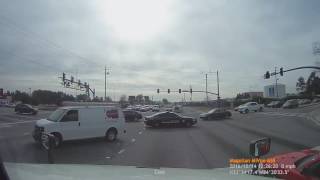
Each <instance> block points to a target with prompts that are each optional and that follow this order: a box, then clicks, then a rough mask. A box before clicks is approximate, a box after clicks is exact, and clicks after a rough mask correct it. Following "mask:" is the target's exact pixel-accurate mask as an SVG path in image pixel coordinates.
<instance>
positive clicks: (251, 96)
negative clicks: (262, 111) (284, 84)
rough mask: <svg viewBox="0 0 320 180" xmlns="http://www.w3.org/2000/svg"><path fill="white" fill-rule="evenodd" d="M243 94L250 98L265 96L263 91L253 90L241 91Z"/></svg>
mask: <svg viewBox="0 0 320 180" xmlns="http://www.w3.org/2000/svg"><path fill="white" fill-rule="evenodd" d="M241 95H243V96H244V97H248V98H250V99H252V98H254V97H263V92H255V91H251V92H244V93H241Z"/></svg>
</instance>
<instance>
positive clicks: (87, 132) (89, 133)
mask: <svg viewBox="0 0 320 180" xmlns="http://www.w3.org/2000/svg"><path fill="white" fill-rule="evenodd" d="M109 110H117V111H118V118H111V117H108V116H107V112H108V111H109ZM79 120H80V123H81V133H82V134H81V135H80V134H79V138H92V137H103V136H105V135H106V132H107V130H108V129H109V128H111V127H114V128H116V129H117V131H118V133H122V132H123V131H124V125H125V121H124V116H123V113H122V111H121V110H120V109H119V108H116V107H96V108H83V109H79Z"/></svg>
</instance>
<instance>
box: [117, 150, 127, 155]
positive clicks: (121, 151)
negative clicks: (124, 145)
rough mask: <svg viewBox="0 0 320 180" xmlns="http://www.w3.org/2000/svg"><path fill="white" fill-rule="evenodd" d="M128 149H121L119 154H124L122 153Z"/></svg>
mask: <svg viewBox="0 0 320 180" xmlns="http://www.w3.org/2000/svg"><path fill="white" fill-rule="evenodd" d="M125 151H126V150H125V149H121V150H120V151H119V152H118V154H122V153H124V152H125Z"/></svg>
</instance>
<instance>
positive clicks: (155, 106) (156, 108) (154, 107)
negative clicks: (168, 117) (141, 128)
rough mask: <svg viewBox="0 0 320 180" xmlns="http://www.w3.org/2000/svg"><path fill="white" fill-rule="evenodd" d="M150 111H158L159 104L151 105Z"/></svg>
mask: <svg viewBox="0 0 320 180" xmlns="http://www.w3.org/2000/svg"><path fill="white" fill-rule="evenodd" d="M151 110H152V112H159V111H160V106H159V105H154V106H152V109H151Z"/></svg>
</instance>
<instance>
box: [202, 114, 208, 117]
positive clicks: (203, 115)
mask: <svg viewBox="0 0 320 180" xmlns="http://www.w3.org/2000/svg"><path fill="white" fill-rule="evenodd" d="M208 115H209V113H202V114H200V117H206V116H208Z"/></svg>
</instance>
